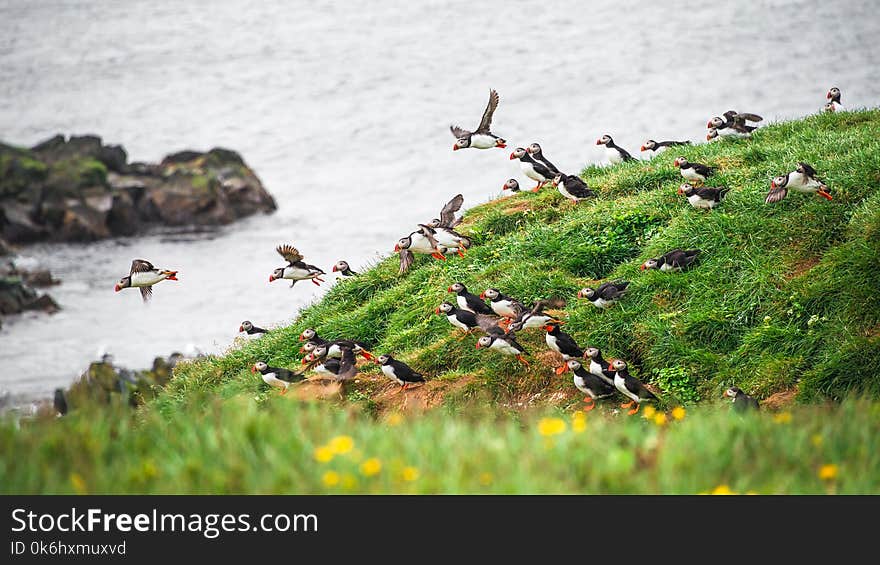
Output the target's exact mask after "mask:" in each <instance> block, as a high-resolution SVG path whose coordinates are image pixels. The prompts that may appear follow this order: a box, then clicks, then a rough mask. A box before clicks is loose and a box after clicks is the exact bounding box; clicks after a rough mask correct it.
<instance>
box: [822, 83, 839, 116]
mask: <svg viewBox="0 0 880 565" xmlns="http://www.w3.org/2000/svg"><path fill="white" fill-rule="evenodd" d="M825 98H827V99H828V102H827V103H826V104H825V111H826V112H836V111H838V110H842V109H843V105H842V104H841V102H840V89H839V88H837V87H836V86H832V87H831V90H829V91H828V94H826V95H825Z"/></svg>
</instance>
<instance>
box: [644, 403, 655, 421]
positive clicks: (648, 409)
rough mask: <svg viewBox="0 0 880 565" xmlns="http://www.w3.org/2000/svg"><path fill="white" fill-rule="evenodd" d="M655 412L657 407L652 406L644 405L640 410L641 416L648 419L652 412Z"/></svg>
mask: <svg viewBox="0 0 880 565" xmlns="http://www.w3.org/2000/svg"><path fill="white" fill-rule="evenodd" d="M656 413H657V409H656V408H654V407H653V406H645V409H644V410H642V418H644V419H645V420H650V419H651V418H653V417H654V414H656Z"/></svg>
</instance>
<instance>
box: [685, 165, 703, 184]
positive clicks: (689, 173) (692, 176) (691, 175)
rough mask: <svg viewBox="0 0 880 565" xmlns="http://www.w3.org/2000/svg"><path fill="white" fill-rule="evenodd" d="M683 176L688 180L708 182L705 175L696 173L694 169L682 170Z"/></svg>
mask: <svg viewBox="0 0 880 565" xmlns="http://www.w3.org/2000/svg"><path fill="white" fill-rule="evenodd" d="M681 176H683V177H684V178H686V179H688V180H699V181H703V180H706V177H704V176H703V175H701V174H699V173H698V172H697V171H695V170H694V168H693V167H687V168H683V169H682V170H681Z"/></svg>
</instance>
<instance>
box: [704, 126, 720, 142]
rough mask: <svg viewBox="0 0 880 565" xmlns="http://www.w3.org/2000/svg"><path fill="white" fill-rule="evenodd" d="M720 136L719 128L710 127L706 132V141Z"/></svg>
mask: <svg viewBox="0 0 880 565" xmlns="http://www.w3.org/2000/svg"><path fill="white" fill-rule="evenodd" d="M716 137H718V130H717V129H715V128H709V131H707V132H706V141H712V140H713V139H715V138H716Z"/></svg>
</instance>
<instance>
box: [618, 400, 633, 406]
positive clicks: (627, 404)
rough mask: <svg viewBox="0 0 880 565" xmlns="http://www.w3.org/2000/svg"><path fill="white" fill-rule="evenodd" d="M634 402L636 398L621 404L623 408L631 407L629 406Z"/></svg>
mask: <svg viewBox="0 0 880 565" xmlns="http://www.w3.org/2000/svg"><path fill="white" fill-rule="evenodd" d="M634 403H635V400H630V401H629V402H627V403H626V404H621V405H620V407H621V408H629V407H630V406H632V405H633V404H634Z"/></svg>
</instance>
